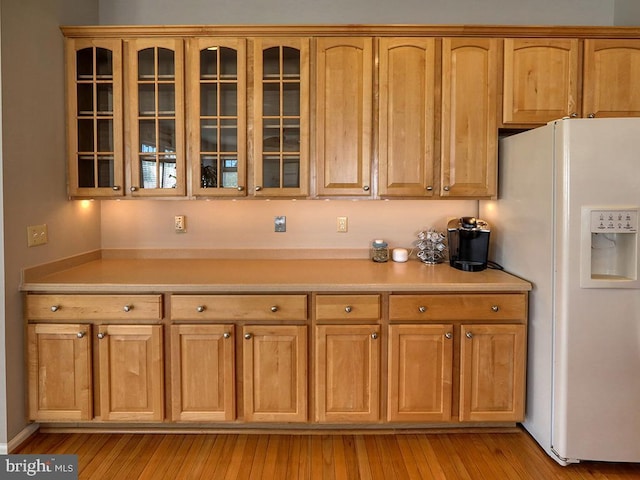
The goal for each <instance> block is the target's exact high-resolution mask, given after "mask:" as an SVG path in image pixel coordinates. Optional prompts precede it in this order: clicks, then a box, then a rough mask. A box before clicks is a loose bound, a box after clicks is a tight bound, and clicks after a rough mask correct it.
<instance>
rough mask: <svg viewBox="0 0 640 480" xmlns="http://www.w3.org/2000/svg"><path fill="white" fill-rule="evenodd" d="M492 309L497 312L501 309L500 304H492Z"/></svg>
mask: <svg viewBox="0 0 640 480" xmlns="http://www.w3.org/2000/svg"><path fill="white" fill-rule="evenodd" d="M491 310H492V311H494V312H497V311H498V310H500V307H499V306H498V305H492V306H491Z"/></svg>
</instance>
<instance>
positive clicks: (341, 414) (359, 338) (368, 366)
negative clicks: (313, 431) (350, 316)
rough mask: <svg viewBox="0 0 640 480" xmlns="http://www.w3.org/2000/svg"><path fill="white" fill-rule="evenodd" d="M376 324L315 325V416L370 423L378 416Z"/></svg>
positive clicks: (322, 420)
mask: <svg viewBox="0 0 640 480" xmlns="http://www.w3.org/2000/svg"><path fill="white" fill-rule="evenodd" d="M379 337H380V325H318V326H316V352H315V368H316V375H315V402H316V413H315V420H316V421H317V422H320V423H370V422H377V421H378V420H379V419H380V340H379Z"/></svg>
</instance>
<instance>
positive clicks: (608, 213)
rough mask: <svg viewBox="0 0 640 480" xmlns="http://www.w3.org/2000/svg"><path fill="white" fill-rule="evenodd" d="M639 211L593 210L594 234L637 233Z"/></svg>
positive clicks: (592, 224)
mask: <svg viewBox="0 0 640 480" xmlns="http://www.w3.org/2000/svg"><path fill="white" fill-rule="evenodd" d="M637 231H638V210H591V232H592V233H636V232H637Z"/></svg>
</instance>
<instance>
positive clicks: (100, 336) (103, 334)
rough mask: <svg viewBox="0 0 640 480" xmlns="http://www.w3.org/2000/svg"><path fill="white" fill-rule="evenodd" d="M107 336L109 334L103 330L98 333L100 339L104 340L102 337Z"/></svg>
mask: <svg viewBox="0 0 640 480" xmlns="http://www.w3.org/2000/svg"><path fill="white" fill-rule="evenodd" d="M106 336H107V334H106V333H103V332H100V333H99V334H98V335H97V337H98V339H99V340H102V339H103V338H104V337H106Z"/></svg>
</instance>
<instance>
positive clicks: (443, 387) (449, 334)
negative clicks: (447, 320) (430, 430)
mask: <svg viewBox="0 0 640 480" xmlns="http://www.w3.org/2000/svg"><path fill="white" fill-rule="evenodd" d="M388 366H389V372H388V381H389V386H388V395H387V408H388V410H387V420H389V421H390V422H446V421H448V420H450V419H451V400H452V376H453V325H390V326H389V362H388Z"/></svg>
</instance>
